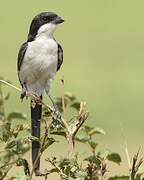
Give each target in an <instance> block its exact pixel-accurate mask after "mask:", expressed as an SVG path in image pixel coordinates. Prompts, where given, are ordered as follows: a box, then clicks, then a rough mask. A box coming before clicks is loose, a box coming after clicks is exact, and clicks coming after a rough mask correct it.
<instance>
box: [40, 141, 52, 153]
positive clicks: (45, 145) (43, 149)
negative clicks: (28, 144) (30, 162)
mask: <svg viewBox="0 0 144 180" xmlns="http://www.w3.org/2000/svg"><path fill="white" fill-rule="evenodd" d="M54 142H55V139H54V138H47V139H46V140H45V143H44V145H43V147H42V149H41V152H43V151H45V150H46V149H47V148H48V147H49V146H50V145H52V144H53V143H54Z"/></svg>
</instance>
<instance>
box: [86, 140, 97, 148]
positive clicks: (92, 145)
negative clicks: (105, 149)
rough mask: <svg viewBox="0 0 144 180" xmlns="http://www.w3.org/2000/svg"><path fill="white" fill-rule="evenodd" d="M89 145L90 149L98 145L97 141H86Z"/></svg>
mask: <svg viewBox="0 0 144 180" xmlns="http://www.w3.org/2000/svg"><path fill="white" fill-rule="evenodd" d="M88 143H89V145H90V146H91V148H92V149H95V148H96V147H97V146H98V143H96V142H94V141H88Z"/></svg>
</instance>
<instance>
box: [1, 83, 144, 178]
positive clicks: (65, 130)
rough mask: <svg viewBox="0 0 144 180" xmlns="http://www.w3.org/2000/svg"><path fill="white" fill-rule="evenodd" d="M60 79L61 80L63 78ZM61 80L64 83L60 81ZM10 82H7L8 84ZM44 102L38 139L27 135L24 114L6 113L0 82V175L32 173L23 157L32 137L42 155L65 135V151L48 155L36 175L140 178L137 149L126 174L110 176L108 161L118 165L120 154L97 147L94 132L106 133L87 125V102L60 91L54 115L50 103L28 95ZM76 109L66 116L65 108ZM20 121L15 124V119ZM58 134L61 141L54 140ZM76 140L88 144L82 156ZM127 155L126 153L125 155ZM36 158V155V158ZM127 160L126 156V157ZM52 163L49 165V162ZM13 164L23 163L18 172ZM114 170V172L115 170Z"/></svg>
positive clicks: (32, 170)
mask: <svg viewBox="0 0 144 180" xmlns="http://www.w3.org/2000/svg"><path fill="white" fill-rule="evenodd" d="M62 82H63V81H62ZM62 84H63V83H62ZM9 85H10V84H9ZM30 96H32V97H34V98H36V99H37V100H39V101H40V103H42V104H43V107H44V108H43V117H42V121H43V128H42V129H43V130H42V132H43V133H42V136H41V138H40V139H37V138H36V137H33V136H31V135H30V127H29V125H28V124H27V121H25V120H26V116H25V115H24V114H23V113H21V112H10V113H8V114H7V115H6V108H5V102H6V101H8V100H9V98H10V94H6V95H5V93H3V91H2V82H0V122H1V123H0V147H1V156H0V179H3V180H5V179H7V180H31V179H33V176H34V167H30V160H28V159H26V158H25V157H24V155H25V153H27V152H28V151H29V150H30V149H31V142H32V141H39V142H40V151H39V153H38V157H42V155H43V154H44V153H46V151H47V149H48V148H49V147H50V146H55V143H61V141H63V138H65V139H66V141H67V144H68V146H67V147H66V148H67V155H65V154H61V157H57V156H47V158H45V161H46V162H47V166H44V165H43V164H41V169H43V168H45V169H44V172H41V173H40V174H39V176H40V177H41V178H42V179H45V180H47V179H49V175H50V174H53V173H55V174H57V176H58V177H59V178H60V179H63V180H69V179H81V180H104V179H108V180H118V179H125V180H129V179H131V180H143V179H144V178H143V174H144V172H140V171H139V169H140V166H141V165H142V163H143V159H142V158H141V159H140V160H139V152H138V153H137V154H136V155H135V156H134V157H133V160H132V163H130V166H131V167H130V172H129V173H127V175H126V176H119V173H118V175H115V176H112V177H110V175H109V171H111V172H113V170H110V169H108V166H109V163H110V162H113V163H116V164H118V165H121V161H122V159H121V156H120V155H119V154H118V153H115V152H109V151H106V150H105V149H104V150H103V151H102V150H98V149H97V147H98V146H99V143H98V142H96V141H95V139H94V136H95V135H98V134H99V135H105V131H104V130H103V129H101V128H97V127H91V126H88V125H87V123H86V121H87V119H88V117H89V113H88V111H87V110H86V107H85V106H86V103H85V102H79V101H78V100H77V98H76V97H75V96H74V95H73V94H71V93H63V96H62V97H61V98H60V97H58V98H57V101H56V104H57V106H58V108H59V110H60V116H59V115H56V114H55V112H54V111H53V108H51V107H50V106H49V105H47V104H45V103H44V102H42V101H41V100H40V99H39V98H37V97H35V96H34V95H30ZM67 109H68V110H72V109H73V110H75V115H73V117H72V118H68V117H67V116H66V110H67ZM17 120H18V121H19V122H18V124H17V123H16V121H17ZM57 136H60V137H61V138H60V142H58V141H57ZM76 141H78V142H80V143H84V144H85V146H88V147H89V148H90V153H89V154H88V155H87V156H84V157H83V156H82V154H81V151H80V152H75V143H76ZM128 158H129V155H128ZM36 159H38V158H36ZM128 160H129V159H128ZM50 165H51V166H50ZM14 166H18V167H19V166H23V171H22V172H19V173H18V174H15V175H12V176H10V175H9V172H10V170H11V169H12V168H13V167H14ZM114 174H115V173H114Z"/></svg>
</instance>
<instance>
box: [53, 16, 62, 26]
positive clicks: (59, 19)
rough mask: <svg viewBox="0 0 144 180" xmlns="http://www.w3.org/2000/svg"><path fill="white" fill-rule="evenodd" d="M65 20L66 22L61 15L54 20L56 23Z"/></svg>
mask: <svg viewBox="0 0 144 180" xmlns="http://www.w3.org/2000/svg"><path fill="white" fill-rule="evenodd" d="M63 22H64V20H63V19H62V18H61V17H59V16H58V17H57V18H56V19H55V20H54V21H53V23H54V24H61V23H63Z"/></svg>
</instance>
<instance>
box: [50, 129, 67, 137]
mask: <svg viewBox="0 0 144 180" xmlns="http://www.w3.org/2000/svg"><path fill="white" fill-rule="evenodd" d="M50 134H54V135H59V136H64V137H65V136H66V132H65V130H64V129H56V130H55V129H54V130H50Z"/></svg>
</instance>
